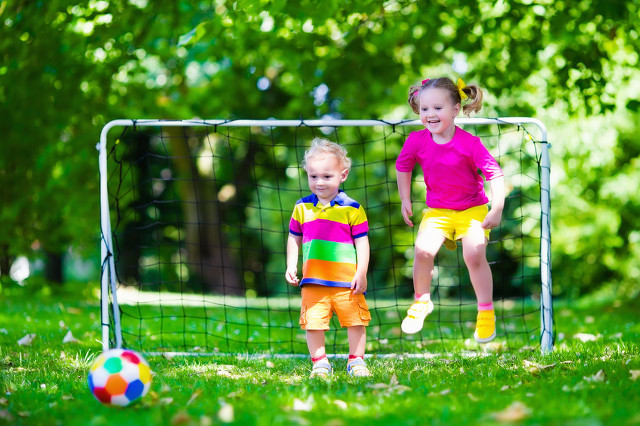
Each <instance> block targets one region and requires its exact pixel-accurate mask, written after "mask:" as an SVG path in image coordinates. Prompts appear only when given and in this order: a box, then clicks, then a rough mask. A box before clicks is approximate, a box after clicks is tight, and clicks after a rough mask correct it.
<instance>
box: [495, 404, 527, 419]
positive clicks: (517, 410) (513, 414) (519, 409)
mask: <svg viewBox="0 0 640 426" xmlns="http://www.w3.org/2000/svg"><path fill="white" fill-rule="evenodd" d="M529 414H531V409H530V408H529V407H527V406H526V405H524V404H523V403H522V402H520V401H516V402H514V403H513V404H511V405H510V406H508V407H507V408H505V409H504V410H503V411H499V412H497V413H494V415H493V417H494V418H495V419H496V420H498V421H499V422H518V421H521V420H524V419H526V418H527V417H528V416H529Z"/></svg>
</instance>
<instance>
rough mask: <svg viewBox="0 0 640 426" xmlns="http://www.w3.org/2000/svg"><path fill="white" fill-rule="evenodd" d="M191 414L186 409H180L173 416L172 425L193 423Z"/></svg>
mask: <svg viewBox="0 0 640 426" xmlns="http://www.w3.org/2000/svg"><path fill="white" fill-rule="evenodd" d="M191 420H192V419H191V416H190V415H189V413H187V412H186V411H179V412H177V413H176V414H175V415H174V416H173V417H171V421H170V422H169V424H171V425H188V424H191Z"/></svg>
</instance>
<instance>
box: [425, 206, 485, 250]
mask: <svg viewBox="0 0 640 426" xmlns="http://www.w3.org/2000/svg"><path fill="white" fill-rule="evenodd" d="M488 212H489V208H488V207H487V206H486V205H482V206H476V207H471V208H470V209H467V210H450V209H431V208H429V209H426V210H425V211H424V213H423V215H422V221H421V222H420V228H419V229H418V233H420V232H422V231H423V230H425V229H427V228H431V229H437V230H438V231H440V233H441V234H442V235H443V236H444V237H445V238H446V239H445V241H444V245H445V247H446V248H448V249H449V250H455V249H456V243H455V242H456V240H460V239H462V238H463V237H464V236H466V235H467V233H468V232H469V230H470V229H471V228H473V227H475V226H480V224H482V221H483V220H484V218H485V216H487V213H488ZM490 232H491V230H490V229H485V230H484V235H485V237H486V238H487V240H489V234H490Z"/></svg>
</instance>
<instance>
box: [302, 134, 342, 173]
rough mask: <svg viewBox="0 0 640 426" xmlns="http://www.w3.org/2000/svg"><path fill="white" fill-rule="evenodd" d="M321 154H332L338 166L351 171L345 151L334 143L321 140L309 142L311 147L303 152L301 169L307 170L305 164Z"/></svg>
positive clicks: (316, 139)
mask: <svg viewBox="0 0 640 426" xmlns="http://www.w3.org/2000/svg"><path fill="white" fill-rule="evenodd" d="M322 154H333V155H335V156H336V158H337V159H338V162H339V163H340V165H341V166H342V167H343V168H344V169H346V170H351V158H349V157H348V156H347V150H346V149H345V148H344V147H343V146H342V145H339V144H337V143H335V142H331V141H328V140H326V139H323V138H315V139H314V140H313V141H312V142H311V147H310V148H309V149H308V150H306V151H305V153H304V160H302V168H303V169H304V170H305V171H306V170H307V162H308V161H309V159H311V158H313V157H317V156H319V155H322Z"/></svg>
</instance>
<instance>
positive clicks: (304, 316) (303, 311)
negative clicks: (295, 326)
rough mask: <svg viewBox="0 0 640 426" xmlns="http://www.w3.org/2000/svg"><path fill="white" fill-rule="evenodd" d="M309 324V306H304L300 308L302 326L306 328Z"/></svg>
mask: <svg viewBox="0 0 640 426" xmlns="http://www.w3.org/2000/svg"><path fill="white" fill-rule="evenodd" d="M306 326H307V307H306V306H304V305H303V306H302V307H301V308H300V327H302V328H305V327H306Z"/></svg>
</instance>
